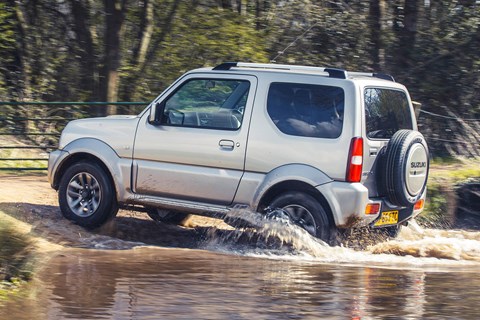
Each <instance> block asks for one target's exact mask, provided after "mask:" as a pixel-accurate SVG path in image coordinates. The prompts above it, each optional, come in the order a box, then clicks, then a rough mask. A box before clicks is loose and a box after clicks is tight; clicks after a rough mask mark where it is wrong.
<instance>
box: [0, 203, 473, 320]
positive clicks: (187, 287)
mask: <svg viewBox="0 0 480 320" xmlns="http://www.w3.org/2000/svg"><path fill="white" fill-rule="evenodd" d="M241 214H242V217H243V218H245V217H247V218H246V219H247V220H248V221H249V222H250V223H254V224H255V225H256V228H246V229H241V230H237V231H232V230H229V231H228V232H227V231H225V230H218V229H214V228H212V229H211V230H210V231H209V232H207V233H206V234H205V235H204V239H203V241H201V242H200V244H199V245H198V248H196V249H178V248H170V249H166V248H161V247H158V246H151V245H150V246H146V245H143V244H142V243H138V242H127V241H123V240H119V239H114V238H112V239H108V238H101V239H102V240H101V241H99V239H98V238H92V239H95V240H92V243H91V245H90V249H68V250H64V251H62V252H61V253H60V254H59V255H57V256H56V257H54V258H52V259H51V260H49V261H48V262H46V263H44V265H43V268H42V270H41V271H39V272H38V274H37V276H36V278H35V280H34V281H33V282H32V283H31V284H30V285H29V286H30V288H31V289H32V290H30V291H29V292H30V295H29V296H28V297H19V298H17V299H13V300H11V301H10V302H9V303H7V304H6V305H5V306H3V307H2V308H1V309H0V318H1V319H478V318H479V317H480V309H479V308H478V301H479V298H480V277H479V276H478V271H479V270H480V233H478V232H466V231H452V230H450V231H445V230H423V229H421V228H419V227H418V226H415V224H413V225H411V226H410V227H409V228H405V229H404V230H403V231H402V232H401V234H400V235H399V237H398V239H396V240H392V241H385V242H381V243H379V244H377V245H374V246H367V247H365V248H364V249H362V250H359V249H353V248H349V247H344V246H343V247H342V246H337V247H330V246H328V245H326V244H324V243H322V242H321V241H318V240H316V239H314V238H312V237H310V236H309V235H308V233H306V232H304V231H303V230H302V229H300V228H296V227H295V226H292V225H290V224H289V223H288V221H283V220H278V221H277V220H276V221H265V220H263V219H262V218H261V217H258V216H256V215H255V214H251V215H249V214H248V212H243V213H241ZM96 248H102V249H105V250H98V249H96ZM118 248H121V249H125V250H111V249H118Z"/></svg>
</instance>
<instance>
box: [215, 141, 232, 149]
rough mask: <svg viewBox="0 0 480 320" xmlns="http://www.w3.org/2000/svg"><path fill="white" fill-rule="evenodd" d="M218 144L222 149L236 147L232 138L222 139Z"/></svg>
mask: <svg viewBox="0 0 480 320" xmlns="http://www.w3.org/2000/svg"><path fill="white" fill-rule="evenodd" d="M218 145H219V146H220V149H223V150H233V148H234V147H235V143H234V142H233V141H232V140H225V139H222V140H220V142H218Z"/></svg>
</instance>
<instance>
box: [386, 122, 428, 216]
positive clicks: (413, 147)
mask: <svg viewBox="0 0 480 320" xmlns="http://www.w3.org/2000/svg"><path fill="white" fill-rule="evenodd" d="M380 156H381V158H380V159H379V161H380V170H379V171H378V176H377V179H378V185H379V187H380V189H379V191H380V192H381V193H384V195H385V196H386V197H387V199H388V201H389V202H391V203H392V204H394V205H397V206H404V207H407V206H412V205H413V204H415V203H416V202H417V201H418V200H419V199H420V198H421V197H422V194H423V192H424V191H425V188H426V186H427V179H428V169H429V166H430V161H429V152H428V146H427V142H426V141H425V138H424V137H423V135H422V134H421V133H420V132H418V131H412V130H399V131H397V132H396V133H395V134H394V135H393V137H392V138H391V139H390V141H389V142H388V144H387V147H386V149H384V151H383V152H382V153H381V155H380Z"/></svg>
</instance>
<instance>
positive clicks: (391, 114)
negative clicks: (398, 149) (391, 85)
mask: <svg viewBox="0 0 480 320" xmlns="http://www.w3.org/2000/svg"><path fill="white" fill-rule="evenodd" d="M364 98H365V118H366V119H365V120H366V126H367V137H368V138H370V139H390V138H391V137H392V136H393V134H394V133H395V132H397V131H398V130H400V129H410V130H411V129H412V116H411V113H410V107H409V104H408V98H407V95H406V94H405V92H403V91H399V90H394V89H384V88H368V89H365V97H364Z"/></svg>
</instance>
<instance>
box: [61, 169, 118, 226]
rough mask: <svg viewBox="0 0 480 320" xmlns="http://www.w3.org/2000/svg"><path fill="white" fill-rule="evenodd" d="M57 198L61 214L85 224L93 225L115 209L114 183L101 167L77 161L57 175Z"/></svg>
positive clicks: (98, 224)
mask: <svg viewBox="0 0 480 320" xmlns="http://www.w3.org/2000/svg"><path fill="white" fill-rule="evenodd" d="M58 202H59V204H60V210H61V212H62V214H63V216H64V217H65V218H67V219H69V220H71V221H73V222H75V223H76V224H78V225H81V226H83V227H85V228H96V227H99V226H101V225H102V224H104V223H105V222H107V221H108V220H109V219H111V218H113V217H114V216H115V215H116V214H117V212H118V204H117V198H116V194H115V187H114V185H113V183H112V182H111V180H110V177H109V176H108V174H107V173H106V172H105V170H104V169H103V168H101V167H100V166H99V165H97V164H95V163H90V162H78V163H76V164H74V165H72V166H71V167H70V168H68V169H67V170H66V171H65V173H64V174H63V176H62V177H61V179H60V185H59V189H58Z"/></svg>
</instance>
